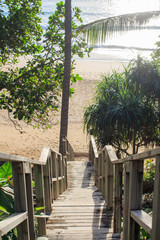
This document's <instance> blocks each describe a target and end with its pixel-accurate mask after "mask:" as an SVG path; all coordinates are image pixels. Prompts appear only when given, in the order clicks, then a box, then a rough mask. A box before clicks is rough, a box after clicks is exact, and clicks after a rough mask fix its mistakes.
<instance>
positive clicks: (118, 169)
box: [114, 164, 123, 233]
mask: <svg viewBox="0 0 160 240" xmlns="http://www.w3.org/2000/svg"><path fill="white" fill-rule="evenodd" d="M122 171H123V165H122V164H116V165H115V189H114V232H115V233H120V232H121V220H122Z"/></svg>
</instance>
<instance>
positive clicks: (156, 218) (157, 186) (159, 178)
mask: <svg viewBox="0 0 160 240" xmlns="http://www.w3.org/2000/svg"><path fill="white" fill-rule="evenodd" d="M159 223H160V155H159V156H157V157H156V166H155V181H154V198H153V218H152V237H151V239H152V240H158V239H159V237H160V227H159Z"/></svg>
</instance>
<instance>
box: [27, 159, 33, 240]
mask: <svg viewBox="0 0 160 240" xmlns="http://www.w3.org/2000/svg"><path fill="white" fill-rule="evenodd" d="M25 166H26V174H25V176H26V190H27V206H28V221H29V233H30V239H33V240H34V239H35V227H34V203H33V188H32V168H31V164H30V163H25Z"/></svg>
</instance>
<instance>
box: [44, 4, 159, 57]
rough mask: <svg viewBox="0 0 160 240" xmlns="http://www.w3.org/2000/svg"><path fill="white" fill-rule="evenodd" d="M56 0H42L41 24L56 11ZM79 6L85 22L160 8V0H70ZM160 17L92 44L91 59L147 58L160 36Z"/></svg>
mask: <svg viewBox="0 0 160 240" xmlns="http://www.w3.org/2000/svg"><path fill="white" fill-rule="evenodd" d="M57 2H58V1H57V0H42V3H43V12H44V15H42V26H43V28H44V29H46V28H47V24H48V17H49V16H50V15H51V14H52V13H53V12H54V11H55V9H56V3H57ZM74 6H78V7H79V8H80V9H81V11H82V13H81V16H82V19H83V23H84V24H88V23H91V22H94V21H97V20H100V19H104V18H108V17H113V16H118V15H122V14H128V13H136V12H145V11H154V10H155V11H157V10H160V0H72V7H74ZM159 35H160V17H157V18H153V19H151V20H150V21H148V22H147V24H146V25H145V28H144V29H141V30H140V29H139V30H130V31H126V32H124V31H123V32H119V33H115V34H113V35H112V36H110V37H108V38H107V39H106V40H105V42H104V43H103V44H102V43H97V44H96V45H94V46H93V52H92V54H91V58H90V59H91V60H105V61H130V60H131V59H132V58H136V56H137V55H138V54H139V55H141V56H143V57H145V58H150V56H151V53H152V52H153V51H154V50H155V49H156V45H155V43H156V42H157V41H159V40H160V38H159Z"/></svg>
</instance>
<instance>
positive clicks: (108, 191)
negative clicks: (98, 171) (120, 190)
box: [103, 146, 113, 210]
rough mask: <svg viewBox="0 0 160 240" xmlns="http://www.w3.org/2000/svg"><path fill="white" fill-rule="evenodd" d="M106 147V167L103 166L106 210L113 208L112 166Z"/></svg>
mask: <svg viewBox="0 0 160 240" xmlns="http://www.w3.org/2000/svg"><path fill="white" fill-rule="evenodd" d="M107 147H108V146H106V148H105V149H104V151H103V152H104V154H105V159H106V165H105V182H106V184H105V200H106V203H107V209H108V210H109V209H112V208H113V165H112V163H111V161H110V158H109V156H108V152H107V151H106V150H107Z"/></svg>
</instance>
